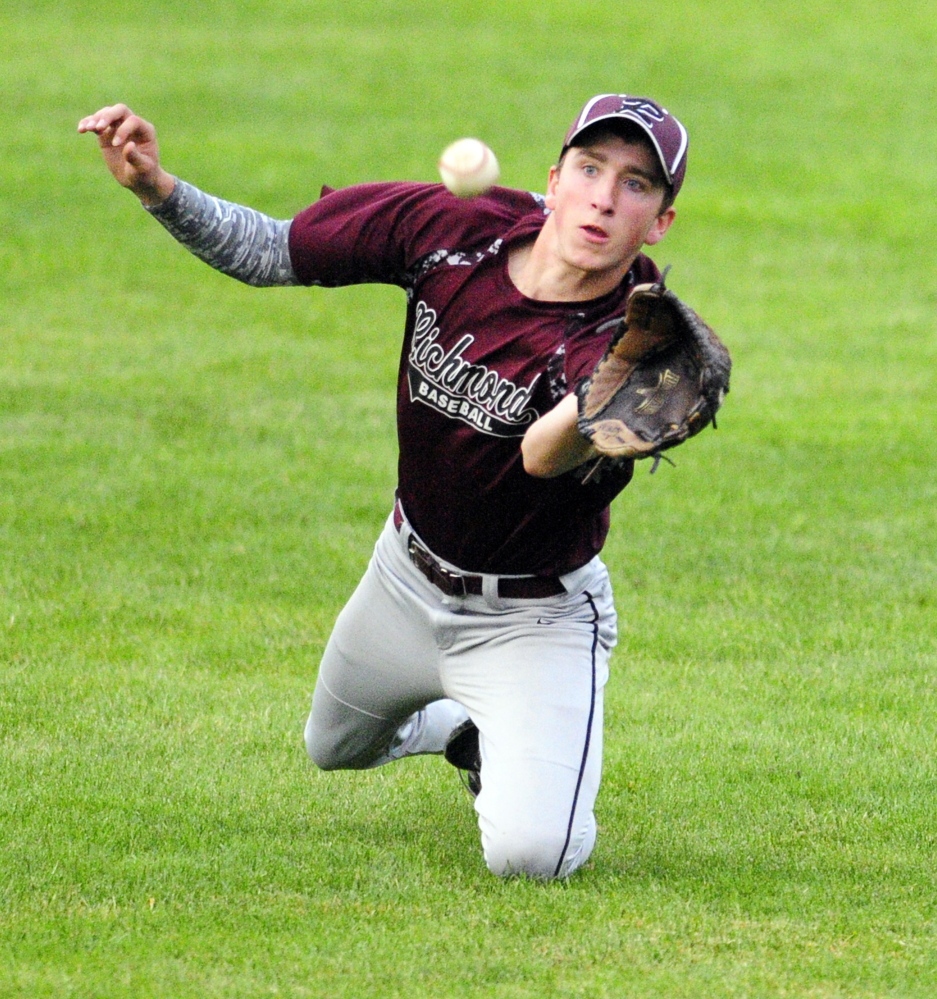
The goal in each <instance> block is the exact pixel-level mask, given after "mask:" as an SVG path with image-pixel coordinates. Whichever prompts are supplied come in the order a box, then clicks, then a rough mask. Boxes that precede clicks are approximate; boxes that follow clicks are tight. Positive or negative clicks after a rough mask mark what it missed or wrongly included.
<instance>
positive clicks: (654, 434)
mask: <svg viewBox="0 0 937 999" xmlns="http://www.w3.org/2000/svg"><path fill="white" fill-rule="evenodd" d="M667 270H669V268H668V269H667ZM666 276H667V271H664V276H663V277H662V278H661V280H660V281H659V282H658V283H656V284H642V285H638V286H637V287H636V288H635V289H634V291H632V293H631V296H630V297H629V299H628V306H627V310H626V312H625V318H624V319H622V320H621V321H620V322H619V323H618V327H617V329H616V330H615V333H614V335H613V337H612V341H611V343H610V344H609V347H608V350H606V352H605V355H604V356H603V357H602V359H601V360H600V361H599V362H598V364H597V365H596V366H595V369H594V370H593V372H592V375H591V376H590V377H589V378H585V379H583V381H581V382H580V383H579V385H578V386H577V388H576V395H577V396H578V399H579V430H580V432H581V433H582V434H583V436H585V437H587V438H588V439H589V440H591V441H592V443H593V445H594V446H595V448H596V450H597V451H598V452H599V454H601V455H607V456H609V457H613V458H650V457H656V458H659V457H660V454H661V452H662V451H665V450H667V448H672V447H676V445H677V444H682V443H683V441H685V440H686V439H687V438H688V437H692V436H694V435H695V434H698V433H699V432H700V431H701V430H702V429H703V427H705V426H707V424H709V423H712V424H713V426H715V424H716V410H717V409H719V407H720V406H721V405H722V400H723V399H724V398H725V395H726V393H727V392H728V391H729V372H730V371H731V368H732V361H731V359H730V357H729V352H728V350H726V348H725V346H724V345H723V343H722V341H721V340H720V339H719V337H717V336H716V334H715V333H714V332H713V331H712V330H711V329H710V328H709V327H708V326H707V325H706V323H704V322H703V320H702V319H700V317H699V316H698V315H697V314H696V313H695V312H694V311H693V310H692V309H691V308H689V307H688V306H687V305H684V303H683V302H681V301H680V299H679V298H677V296H676V295H675V294H674V293H673V292H672V291H670V289H669V288H666V287H665V286H664V280H665V278H666ZM655 467H656V462H655ZM652 471H653V469H652Z"/></svg>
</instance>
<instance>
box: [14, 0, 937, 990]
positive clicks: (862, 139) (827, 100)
mask: <svg viewBox="0 0 937 999" xmlns="http://www.w3.org/2000/svg"><path fill="white" fill-rule="evenodd" d="M0 33H2V37H3V38H4V40H5V41H6V42H7V56H6V60H5V73H4V75H3V78H2V80H0V98H2V100H0V123H2V129H0V230H2V233H3V236H2V239H0V330H2V345H3V354H2V358H0V542H2V551H3V555H2V558H0V750H2V751H0V995H9V996H20V995H22V996H31V997H33V996H35V997H42V996H60V995H72V996H87V997H92V996H94V997H123V996H130V995H133V996H134V997H147V996H160V997H161V996H173V997H179V996H189V995H191V996H225V997H234V996H245V997H246V996H251V997H254V996H260V995H282V996H297V997H298V996H329V997H336V996H345V995H348V996H376V997H382V999H383V997H396V996H411V995H414V994H425V995H430V996H454V997H455V996H489V995H490V996H497V997H501V999H513V997H528V996H537V997H540V996H564V997H565V996H589V997H593V996H596V997H605V996H608V997H615V999H617V997H621V996H629V997H631V996H634V997H642V996H647V997H667V999H670V997H682V996H700V995H705V996H714V997H716V996H718V997H723V996H724V997H760V996H798V997H800V996H816V997H824V999H826V997H844V999H845V997H849V999H853V997H873V996H874V997H884V996H889V997H899V996H900V997H904V996H908V997H911V996H922V997H923V996H930V995H933V993H934V990H935V987H937V955H935V926H934V919H935V906H934V897H935V873H937V872H935V863H934V852H935V851H934V845H935V844H934V837H935V833H934V821H933V814H934V808H933V798H934V791H935V780H937V773H935V768H934V764H933V746H934V738H935V731H934V729H935V722H934V710H933V709H934V700H935V698H934V694H935V691H934V684H935V679H934V677H935V666H937V642H935V635H937V614H935V600H937V586H935V581H937V572H935V555H934V552H935V549H937V525H935V515H934V508H935V499H937V496H935V493H937V477H935V472H934V445H933V439H934V432H935V415H934V406H933V399H934V397H935V391H934V390H935V385H934V371H935V363H934V362H935V352H937V336H935V321H934V313H935V309H934V307H935V300H937V292H935V288H937V281H935V277H937V274H935V270H937V266H935V261H937V253H935V252H934V251H935V245H934V237H933V235H932V233H933V231H934V228H935V221H937V220H935V208H934V204H935V198H934V195H935V193H937V192H935V172H934V169H933V164H934V162H935V160H937V155H935V154H937V148H935V147H937V135H935V133H934V131H933V129H932V128H931V127H930V126H929V122H930V116H931V114H932V107H931V105H932V103H933V102H932V100H931V95H932V94H933V92H934V84H935V74H934V65H933V59H932V53H933V50H934V42H935V33H937V26H935V23H934V21H933V17H932V12H931V11H930V9H929V7H928V5H926V4H923V3H911V4H901V5H898V4H897V3H884V4H883V3H878V4H872V3H865V2H861V3H857V4H851V5H848V7H842V6H840V5H834V4H832V3H826V2H823V3H819V4H814V5H813V6H812V7H811V8H809V9H807V8H802V7H800V6H799V5H773V6H770V5H764V4H760V3H755V2H752V0H736V2H732V3H725V4H721V5H719V6H718V8H715V7H713V6H712V5H708V4H702V3H696V2H689V0H688V2H676V0H674V2H667V3H663V4H658V5H656V6H655V8H654V10H653V11H650V12H637V11H627V12H625V11H623V9H622V8H621V7H620V5H612V4H607V3H604V2H593V3H590V4H584V3H578V2H573V3H565V4H559V3H557V4H553V3H550V4H548V5H546V6H544V5H543V4H539V5H533V4H527V3H519V4H512V5H509V6H506V5H500V4H494V3H487V2H485V3H475V4H467V3H461V2H459V3H453V4H447V5H444V6H442V7H441V8H440V7H439V6H438V5H429V4H425V3H423V2H421V0H416V2H409V3H407V4H403V3H398V2H386V3H377V2H366V3H362V4H358V5H339V4H331V3H316V4H312V3H306V2H300V0H293V2H286V3H281V4H277V5H272V4H267V3H260V2H256V3H245V4H238V5H232V4H221V3H209V4H200V5H191V4H186V5H183V4H180V3H173V2H170V3H165V4H162V5H160V6H159V8H158V10H156V9H155V8H153V7H152V6H146V5H143V4H139V3H136V2H133V0H131V2H130V3H124V4H122V5H115V4H110V3H107V2H103V0H102V3H99V4H96V5H95V6H94V9H91V8H89V7H87V5H84V4H77V3H71V4H69V3H66V4H56V5H55V6H54V7H53V6H52V5H51V4H44V3H39V2H32V3H24V4H20V5H18V6H17V8H16V10H15V12H11V13H9V14H4V15H2V16H0ZM609 89H627V90H629V91H631V92H637V93H650V94H653V95H656V96H659V97H660V98H661V99H662V100H664V101H665V102H666V103H668V104H669V105H670V106H672V108H673V109H674V110H675V111H676V112H678V113H679V114H680V115H681V117H682V118H683V119H684V120H685V121H686V122H687V124H688V125H689V127H690V130H691V134H692V141H693V145H692V148H691V160H690V164H691V165H690V173H689V179H688V182H687V185H686V188H685V190H684V192H683V193H682V194H681V197H680V203H679V209H680V217H679V220H678V223H677V226H676V227H675V229H674V230H673V231H672V233H671V234H670V235H668V238H667V241H666V242H665V243H664V244H662V246H661V247H660V249H659V251H658V252H657V253H656V254H655V256H656V258H657V259H658V260H659V261H660V262H661V263H673V265H674V269H673V272H672V278H671V280H672V284H673V286H674V287H675V289H676V290H677V291H678V292H679V293H681V294H683V295H684V296H685V297H686V298H687V299H688V300H689V301H690V302H691V303H692V304H693V305H694V306H696V307H697V308H698V309H699V311H700V312H701V313H702V314H703V315H704V316H705V317H706V318H707V319H709V320H710V321H711V322H712V323H713V325H714V326H715V327H716V328H717V329H718V330H719V331H720V333H722V334H723V336H724V338H725V340H726V341H727V343H728V344H729V346H730V348H731V349H732V352H733V357H734V359H735V371H734V375H733V388H732V393H731V395H730V397H729V400H728V402H727V404H726V407H725V410H724V411H723V413H722V414H721V415H720V421H719V422H720V429H719V431H718V432H716V433H709V432H707V433H706V434H705V435H703V436H701V437H699V438H697V439H695V440H694V441H693V442H691V444H690V445H688V446H687V447H685V448H681V449H680V450H678V451H677V452H675V453H674V455H673V457H674V459H675V461H676V462H677V468H676V469H671V468H668V467H666V466H664V467H662V468H661V469H660V470H659V471H658V473H657V474H656V475H655V476H654V477H653V478H649V477H648V476H647V475H646V474H644V470H645V468H646V466H645V467H642V468H641V469H640V470H639V474H638V475H637V477H636V479H635V481H634V483H633V484H632V486H631V487H629V489H628V490H627V491H626V493H625V494H624V495H623V496H622V497H621V498H620V499H619V500H618V501H616V504H615V510H614V527H613V531H612V535H611V537H610V541H609V545H608V548H607V550H606V560H607V562H608V563H609V565H610V567H611V570H612V573H613V577H614V579H615V583H616V592H617V600H618V606H619V611H620V615H621V642H620V646H619V649H618V652H617V653H616V657H615V660H614V663H613V676H612V680H611V682H610V685H609V690H608V720H607V722H608V723H607V738H606V761H607V762H606V770H605V783H604V787H603V792H602V794H601V796H600V799H599V820H600V826H601V829H600V840H599V844H598V847H597V850H596V852H595V854H594V856H593V859H592V861H591V862H590V863H589V865H588V866H587V868H586V869H584V870H583V871H582V872H580V873H579V874H577V875H576V877H574V878H572V879H570V880H569V881H568V882H566V883H564V884H554V885H538V884H531V883H524V882H507V883H503V882H500V881H497V880H495V879H494V878H492V877H490V876H489V875H488V874H487V873H486V871H485V869H484V865H483V863H482V860H481V856H480V850H479V847H478V843H477V831H476V829H475V824H474V816H473V813H472V811H471V808H470V803H469V801H468V799H467V797H466V796H465V794H464V792H462V791H461V788H460V787H459V785H458V783H457V781H456V779H455V777H454V775H453V774H452V772H451V771H450V770H449V769H448V768H446V767H445V766H444V765H443V764H442V763H441V762H440V761H438V760H416V761H409V762H408V763H407V764H405V765H401V766H398V767H391V768H385V769H383V770H381V771H377V772H370V773H364V774H323V773H319V772H317V771H315V770H314V769H313V768H312V767H311V765H310V764H308V763H307V761H306V759H305V757H304V753H303V749H302V740H301V730H302V723H303V719H304V715H305V711H306V706H307V703H308V699H309V696H310V694H311V690H312V685H313V682H314V677H315V667H316V663H317V658H318V655H319V653H320V651H321V648H322V645H323V643H324V641H325V639H326V637H327V635H328V632H329V629H330V627H331V623H332V620H333V619H334V616H335V614H336V613H337V611H338V609H339V608H340V607H341V605H342V603H343V601H344V599H345V598H346V596H347V595H348V593H349V592H350V591H351V589H352V587H353V586H354V584H355V582H356V580H357V578H358V576H359V574H360V572H361V570H362V568H363V566H364V564H365V562H366V560H367V558H368V554H369V551H370V547H371V544H372V543H373V539H374V537H375V536H376V534H377V532H378V530H379V528H380V524H381V522H382V520H383V518H384V516H385V515H386V511H387V509H388V506H389V502H390V497H391V495H392V490H393V482H394V463H395V450H394V448H395V444H394V431H393V383H394V372H395V369H396V349H397V344H398V338H399V330H400V325H401V318H402V296H401V295H400V293H399V292H396V291H394V290H389V289H381V288H360V289H349V290H343V291H339V292H330V293H324V292H317V291H268V292H257V291H252V290H250V289H245V288H242V287H240V286H238V285H236V284H235V283H233V282H230V281H227V280H226V279H224V278H222V277H220V276H219V275H216V274H214V273H212V272H211V271H209V270H208V269H207V268H205V267H204V265H202V264H200V263H199V262H197V261H195V260H193V259H191V258H189V257H188V256H187V255H186V254H184V253H183V252H182V251H180V250H179V249H178V248H177V247H175V246H174V245H173V244H172V242H171V240H170V239H169V238H168V237H167V236H166V235H165V234H164V233H163V232H162V231H161V230H160V229H159V228H158V227H157V226H156V225H155V224H154V223H153V222H152V221H151V220H150V219H148V218H146V216H145V215H144V213H142V212H141V211H140V210H139V208H138V207H137V206H136V205H135V204H134V203H133V200H132V198H130V197H128V196H127V195H126V194H125V193H124V192H121V191H119V190H117V189H116V187H114V186H113V184H112V183H111V182H110V181H109V179H108V178H107V177H106V176H105V175H104V171H103V168H102V167H101V166H100V164H99V163H98V161H97V154H96V152H95V150H94V148H93V142H92V140H90V139H87V138H85V139H79V138H78V137H77V136H76V135H75V134H74V127H75V123H76V122H77V120H78V118H79V117H81V116H82V115H83V114H85V113H87V112H89V111H91V110H94V109H96V108H97V107H99V106H100V105H102V104H104V103H110V102H112V101H114V100H118V99H120V100H126V101H127V102H128V103H130V104H131V105H132V106H134V107H135V108H138V109H139V110H140V112H141V113H144V114H146V115H147V116H148V117H151V118H152V119H153V120H155V121H156V122H157V124H158V126H159V127H160V131H161V140H162V146H163V151H164V156H165V158H166V162H167V165H168V166H169V167H170V168H171V169H173V170H175V171H177V172H178V173H179V174H180V175H182V176H185V177H186V178H188V179H190V180H192V181H194V182H196V183H198V184H200V185H201V186H203V187H205V188H207V189H208V190H211V191H213V192H214V193H217V194H220V195H222V196H225V197H229V198H232V199H234V200H241V201H244V202H246V203H249V204H252V205H254V206H256V207H258V208H261V209H263V210H265V211H267V212H270V213H271V214H273V215H275V216H279V217H289V216H290V215H291V214H292V213H293V212H295V211H297V210H299V209H300V208H302V207H303V206H304V205H305V204H307V203H308V202H309V201H310V200H312V199H313V198H314V197H315V196H316V194H317V192H318V187H319V185H320V184H321V183H323V182H326V183H330V184H333V185H339V184H347V183H352V182H355V181H358V180H366V179H376V178H390V177H408V178H414V179H424V180H432V179H435V160H436V156H437V154H438V151H439V150H440V149H441V148H442V147H443V146H444V145H445V144H446V142H448V141H449V140H451V139H452V138H454V137H456V136H457V135H459V134H473V133H474V134H479V135H481V136H482V137H483V138H485V139H486V140H487V141H489V142H490V143H491V144H492V146H493V147H494V148H495V149H496V151H497V152H498V155H499V158H500V160H501V163H502V168H503V172H504V180H505V182H506V183H508V184H513V185H516V186H520V187H531V188H533V187H538V186H540V185H542V183H543V180H544V178H545V174H546V168H547V167H548V166H549V164H550V162H551V160H552V158H553V157H554V156H555V155H556V152H557V145H558V141H559V138H560V136H561V135H562V134H563V132H564V131H565V129H566V127H567V125H568V123H569V120H570V119H571V117H572V115H573V113H574V112H575V110H576V109H577V107H578V106H579V104H580V103H581V102H582V100H584V99H585V97H587V96H589V95H590V94H592V93H595V92H600V91H605V90H609Z"/></svg>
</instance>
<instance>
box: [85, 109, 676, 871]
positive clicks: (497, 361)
mask: <svg viewBox="0 0 937 999" xmlns="http://www.w3.org/2000/svg"><path fill="white" fill-rule="evenodd" d="M78 127H79V131H80V132H94V133H96V134H97V135H98V138H99V143H100V146H101V151H102V153H103V155H104V158H105V161H106V163H107V165H108V167H109V168H110V170H111V172H112V173H113V175H114V176H115V178H116V179H117V180H118V181H119V182H120V183H121V184H122V185H123V186H125V187H128V188H129V189H130V190H131V191H133V193H134V194H136V195H137V197H138V198H139V199H140V200H141V202H142V203H143V205H144V206H145V207H146V208H147V209H148V210H149V211H150V212H151V213H152V215H153V216H154V217H155V218H156V219H157V220H158V221H159V222H161V223H162V225H163V226H165V228H166V229H168V231H169V232H170V233H171V234H172V235H173V236H174V237H175V238H176V239H177V240H179V242H181V243H182V244H183V245H184V246H185V247H187V248H188V249H189V250H190V251H192V252H193V253H195V254H196V255H197V256H199V257H200V258H201V259H202V260H204V261H206V262H207V263H208V264H210V265H211V266H212V267H214V268H216V269H218V270H220V271H223V272H224V273H226V274H229V275H231V276H232V277H235V278H237V279H239V280H241V281H244V282H246V283H248V284H251V285H256V286H270V285H316V286H321V287H336V286H340V285H348V284H353V283H362V282H383V283H387V284H392V285H396V286H398V287H400V288H403V289H404V290H405V292H406V296H407V310H406V321H405V326H404V334H403V347H402V351H401V355H400V367H399V377H398V385H397V428H398V441H399V469H398V483H397V490H396V497H395V502H394V504H393V508H392V510H391V511H390V512H389V514H388V517H387V521H386V523H385V525H384V529H383V531H382V533H381V535H380V537H379V538H378V541H377V544H376V546H375V549H374V554H373V557H372V559H371V562H370V564H369V566H368V568H367V571H366V572H365V575H364V577H363V578H362V580H361V582H360V584H359V586H358V588H357V589H356V590H355V592H354V594H353V595H352V596H351V598H350V600H349V601H348V603H347V605H346V606H345V607H344V609H343V610H342V611H341V613H340V615H339V617H338V620H337V621H336V624H335V628H334V630H333V632H332V635H331V637H330V639H329V641H328V644H327V647H326V649H325V652H324V655H323V658H322V662H321V664H320V667H319V674H318V679H317V682H316V687H315V692H314V695H313V700H312V708H311V712H310V714H309V718H308V722H307V724H306V730H305V738H306V746H307V749H308V752H309V755H310V756H311V758H312V759H313V761H314V762H315V763H316V764H317V765H318V766H319V767H321V768H323V769H325V770H334V769H343V768H344V769H347V768H365V767H373V766H378V765H380V764H384V763H387V762H390V761H392V760H397V759H400V758H402V757H406V756H411V755H415V754H420V753H445V754H446V756H447V758H448V759H449V760H450V762H453V763H455V764H456V766H458V767H459V768H460V769H462V770H464V771H466V772H467V780H468V785H469V788H470V790H471V791H472V793H473V795H474V806H475V810H476V812H477V814H478V823H479V828H480V831H481V840H482V847H483V852H484V857H485V861H486V863H487V865H488V868H489V869H490V870H491V871H492V872H494V873H496V874H499V875H509V874H526V875H528V876H531V877H536V878H543V879H550V878H556V877H565V876H566V875H568V874H570V873H571V872H572V871H574V870H575V869H576V868H578V867H579V866H580V865H581V864H582V863H583V862H584V861H585V860H586V859H587V858H588V857H589V855H590V853H591V851H592V849H593V845H594V843H595V838H596V822H595V817H594V813H593V807H594V803H595V800H596V796H597V794H598V790H599V782H600V776H601V765H602V714H603V690H604V687H605V684H606V680H607V677H608V665H609V656H610V653H611V651H612V648H613V647H614V645H615V641H616V615H615V609H614V605H613V601H612V593H611V588H610V585H609V578H608V573H607V571H606V568H605V566H604V565H603V563H602V561H601V560H600V558H599V552H600V550H601V548H602V546H603V543H604V541H605V538H606V534H607V532H608V529H609V504H610V503H611V501H612V499H613V498H614V497H615V496H616V495H617V494H618V493H619V492H620V491H621V490H622V489H623V488H624V487H625V486H626V485H627V484H628V482H629V481H630V479H631V476H632V472H633V461H632V460H629V459H625V460H617V461H608V460H603V459H602V457H601V456H597V455H596V451H595V448H594V447H593V445H592V443H591V442H590V440H588V439H587V438H586V437H585V436H583V434H582V433H581V432H580V431H579V429H578V426H577V399H576V395H575V391H574V390H575V388H576V386H577V384H578V383H580V382H581V381H582V379H583V378H585V377H586V376H588V375H589V374H590V373H591V372H592V371H593V368H594V367H595V365H596V363H597V361H598V360H599V359H600V358H601V357H602V355H603V353H604V352H605V350H606V348H607V347H608V345H609V338H610V330H612V329H613V328H615V327H617V325H618V324H619V320H620V319H621V317H622V316H623V315H624V312H625V306H626V301H627V299H628V296H629V294H630V292H631V291H632V289H633V288H634V287H635V286H636V285H638V284H642V283H646V282H653V281H657V280H658V279H659V277H660V275H659V272H658V270H657V268H656V267H655V265H654V264H653V263H652V261H651V260H650V259H648V258H647V257H646V256H644V255H643V253H642V252H641V251H642V248H643V247H644V246H652V245H654V244H656V243H658V242H659V241H660V240H661V239H663V238H664V236H665V235H666V233H667V231H668V229H669V228H670V226H671V223H672V222H673V219H674V208H673V200H674V198H675V197H676V195H677V193H678V191H679V190H680V186H681V184H682V182H683V178H684V172H685V169H686V156H687V133H686V131H685V129H684V128H683V126H682V125H681V124H680V123H679V122H678V121H677V119H676V118H675V117H674V116H673V115H671V114H670V113H669V112H667V111H666V110H665V109H664V108H662V107H661V106H660V105H659V104H657V103H655V102H654V101H652V100H649V99H646V98H640V97H633V96H626V95H620V94H602V95H599V96H596V97H593V98H592V99H591V100H590V101H588V103H587V104H586V105H585V106H584V107H583V109H582V110H581V112H580V113H579V114H578V115H577V116H576V119H575V121H574V122H573V124H572V126H571V128H570V129H569V131H568V133H567V134H566V136H565V139H564V140H563V143H562V147H561V150H560V157H559V160H558V161H557V163H556V165H554V166H553V167H551V168H550V170H549V174H548V178H547V186H546V195H545V196H543V195H539V194H531V193H527V192H522V191H516V190H509V189H506V188H501V187H496V188H493V189H491V190H490V191H489V192H487V193H486V194H484V195H482V196H480V197H477V198H474V199H469V200H462V199H459V198H456V197H455V196H453V195H452V194H450V193H449V192H448V191H447V190H446V189H445V188H444V187H442V186H441V185H438V184H421V183H375V184H364V185H358V186H354V187H350V188H346V189H339V190H332V189H329V188H324V189H323V192H322V196H321V197H320V199H319V200H318V201H316V202H315V203H314V204H312V205H311V206H310V207H309V208H307V209H305V210H304V211H302V212H300V213H299V214H298V215H297V216H296V217H295V218H294V219H292V220H287V221H280V220H275V219H272V218H269V217H268V216H266V215H263V214H261V213H259V212H257V211H254V210H252V209H249V208H246V207H243V206H239V205H234V204H231V203H229V202H225V201H221V200H219V199H217V198H215V197H212V196H210V195H208V194H206V193H204V192H202V191H200V190H198V189H196V188H195V187H193V186H191V185H190V184H188V183H185V182H184V181H182V180H180V179H177V178H175V177H173V176H172V175H170V174H169V173H167V172H166V171H165V170H164V169H163V168H162V166H161V165H160V160H159V153H158V150H157V143H156V133H155V130H154V128H153V126H152V125H151V124H150V123H149V122H147V121H145V120H143V119H141V118H140V117H138V116H137V115H135V114H133V113H132V112H131V111H130V109H129V108H127V107H126V106H125V105H122V104H117V105H114V106H112V107H106V108H103V109H102V110H100V111H98V112H97V113H96V114H93V115H90V116H89V117H87V118H84V119H83V120H82V121H81V122H80V123H79V126H78Z"/></svg>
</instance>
